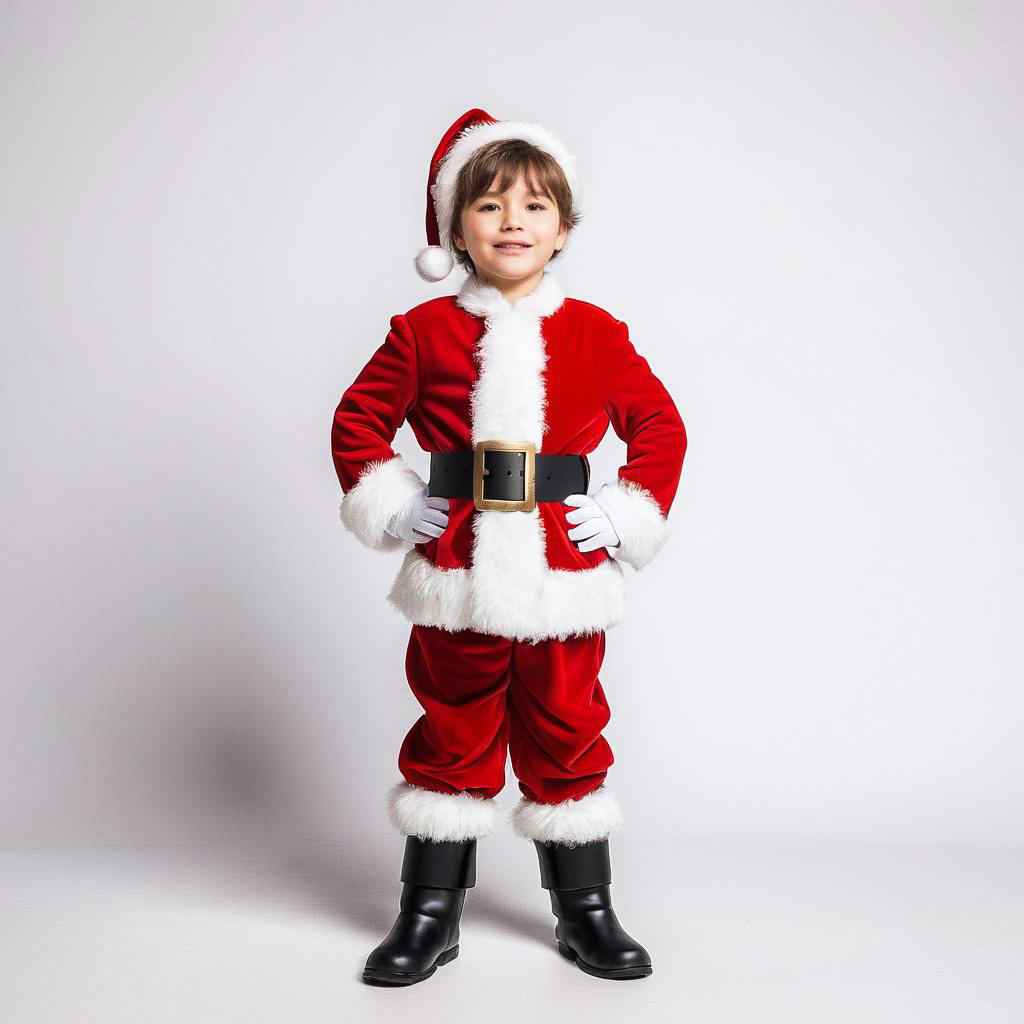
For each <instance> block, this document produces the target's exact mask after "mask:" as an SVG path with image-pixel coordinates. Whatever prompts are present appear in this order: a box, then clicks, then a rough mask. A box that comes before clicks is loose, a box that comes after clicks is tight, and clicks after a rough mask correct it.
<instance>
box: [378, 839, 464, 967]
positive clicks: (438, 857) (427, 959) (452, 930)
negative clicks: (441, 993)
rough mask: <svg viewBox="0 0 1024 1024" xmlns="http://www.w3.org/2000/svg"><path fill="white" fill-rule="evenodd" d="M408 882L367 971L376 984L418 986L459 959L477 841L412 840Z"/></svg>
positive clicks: (405, 862) (406, 861)
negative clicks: (462, 922) (443, 966)
mask: <svg viewBox="0 0 1024 1024" xmlns="http://www.w3.org/2000/svg"><path fill="white" fill-rule="evenodd" d="M402 882H403V886H402V899H401V905H400V906H401V909H400V910H399V914H398V918H397V920H396V921H395V923H394V925H393V926H392V928H391V931H390V932H388V935H387V938H385V939H384V941H383V942H382V943H381V944H380V945H379V946H378V947H377V948H376V949H375V950H374V951H373V952H372V953H371V954H370V955H369V957H368V958H367V961H366V967H365V969H364V970H363V981H365V982H369V983H370V984H376V985H412V984H414V983H415V982H417V981H423V980H424V979H425V978H429V977H430V976H431V975H432V974H433V973H434V971H436V970H437V968H438V967H440V966H441V965H442V964H446V963H449V962H450V961H452V960H454V959H455V958H456V957H457V956H458V955H459V919H460V917H461V916H462V908H463V905H464V904H465V901H466V890H467V889H469V888H471V887H472V886H474V885H476V840H475V839H467V840H465V841H463V842H448V843H435V842H431V841H429V840H424V839H419V838H417V837H416V836H408V837H407V838H406V841H405V859H404V860H403V862H402Z"/></svg>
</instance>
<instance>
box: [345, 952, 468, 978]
mask: <svg viewBox="0 0 1024 1024" xmlns="http://www.w3.org/2000/svg"><path fill="white" fill-rule="evenodd" d="M458 955H459V946H458V943H456V944H455V945H454V946H452V948H451V949H446V950H445V951H444V952H443V953H442V954H441V955H440V956H439V957H438V958H437V959H436V960H435V961H434V963H433V966H432V967H431V968H430V970H427V971H421V972H420V973H419V974H401V973H399V972H397V971H385V970H383V969H382V968H379V967H367V968H365V969H364V970H363V981H366V982H369V983H370V984H375V985H415V984H416V982H418V981H426V980H427V978H429V977H430V976H431V975H432V974H433V973H434V971H436V970H437V969H438V967H443V966H444V965H445V964H448V963H451V962H452V961H453V960H454V959H455V958H456V957H457V956H458Z"/></svg>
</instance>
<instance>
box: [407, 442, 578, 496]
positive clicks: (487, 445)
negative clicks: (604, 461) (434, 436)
mask: <svg viewBox="0 0 1024 1024" xmlns="http://www.w3.org/2000/svg"><path fill="white" fill-rule="evenodd" d="M589 484H590V463H589V462H588V461H587V457H586V455H544V454H541V453H538V452H537V451H536V446H535V445H533V444H532V443H529V442H521V441H480V442H478V443H477V444H476V445H475V447H474V448H473V450H472V451H468V452H431V453H430V482H429V483H428V485H427V494H428V495H432V496H437V497H440V498H472V499H473V506H474V507H475V508H477V509H481V510H484V509H490V510H496V511H502V512H512V511H521V512H529V511H531V510H532V509H534V508H536V506H537V502H538V501H561V500H562V499H563V498H567V497H568V496H569V495H570V494H586V493H587V487H588V485H589Z"/></svg>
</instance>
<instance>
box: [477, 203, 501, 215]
mask: <svg viewBox="0 0 1024 1024" xmlns="http://www.w3.org/2000/svg"><path fill="white" fill-rule="evenodd" d="M497 205H498V204H497V203H484V205H483V206H481V207H479V212H481V213H482V212H483V211H484V210H486V209H487V208H488V207H491V206H494V207H497Z"/></svg>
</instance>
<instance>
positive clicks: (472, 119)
mask: <svg viewBox="0 0 1024 1024" xmlns="http://www.w3.org/2000/svg"><path fill="white" fill-rule="evenodd" d="M498 139H524V140H525V141H526V142H529V143H532V144H533V145H534V146H536V147H537V148H538V149H542V150H543V151H544V152H545V153H548V154H549V155H550V156H552V157H554V159H555V160H556V161H557V162H558V165H559V166H560V167H561V168H562V173H563V174H565V178H566V181H567V182H568V183H569V190H570V191H571V193H572V197H573V208H574V210H576V204H577V199H578V197H579V181H578V179H577V176H576V159H575V157H574V156H573V155H572V154H571V153H570V152H569V150H568V149H566V147H565V144H564V143H563V142H562V141H561V139H559V138H558V136H557V135H555V134H554V132H550V131H548V130H547V129H546V128H543V127H541V125H539V124H528V123H526V122H524V121H499V120H497V119H496V118H493V117H491V115H490V114H488V113H487V112H486V111H483V110H476V109H474V110H467V111H466V113H465V114H463V115H462V117H460V118H459V119H458V120H457V121H456V122H455V124H453V125H452V126H451V128H449V129H448V131H446V132H445V133H444V137H443V138H442V139H441V141H440V143H439V144H438V147H437V149H436V150H435V151H434V157H433V159H432V160H431V161H430V177H429V179H428V180H427V246H426V248H425V249H420V251H419V252H418V253H417V254H416V260H415V265H416V272H417V273H418V274H419V275H420V277H422V278H423V280H424V281H441V280H443V279H444V278H446V277H447V276H448V275H449V274H450V273H451V272H452V267H454V266H455V247H454V246H453V245H452V219H453V217H454V214H455V209H454V207H455V185H456V183H457V182H458V180H459V172H460V171H461V170H462V168H463V167H465V166H466V164H467V163H468V162H469V158H470V157H471V156H472V155H473V154H474V153H475V152H476V151H477V150H478V149H480V147H481V146H486V145H487V144H488V143H491V142H495V141H497V140H498ZM576 212H578V210H576Z"/></svg>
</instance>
